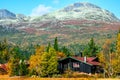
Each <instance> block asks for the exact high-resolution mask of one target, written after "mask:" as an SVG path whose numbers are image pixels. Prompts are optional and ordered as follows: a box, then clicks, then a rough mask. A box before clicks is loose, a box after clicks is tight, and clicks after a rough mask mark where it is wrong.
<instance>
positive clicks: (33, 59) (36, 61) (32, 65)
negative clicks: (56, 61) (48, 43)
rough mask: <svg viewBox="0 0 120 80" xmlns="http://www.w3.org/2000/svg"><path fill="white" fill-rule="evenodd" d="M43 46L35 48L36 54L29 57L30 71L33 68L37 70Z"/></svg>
mask: <svg viewBox="0 0 120 80" xmlns="http://www.w3.org/2000/svg"><path fill="white" fill-rule="evenodd" d="M44 50H45V49H44V46H40V47H37V48H36V52H35V54H34V55H32V56H31V57H30V60H29V64H30V66H29V69H30V70H33V69H35V68H37V66H39V64H40V63H41V55H42V54H43V53H44Z"/></svg>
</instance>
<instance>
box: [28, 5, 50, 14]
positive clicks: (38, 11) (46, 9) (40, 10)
mask: <svg viewBox="0 0 120 80" xmlns="http://www.w3.org/2000/svg"><path fill="white" fill-rule="evenodd" d="M51 10H52V7H48V6H45V5H41V4H40V5H39V6H37V7H35V8H34V9H33V10H32V13H31V15H30V16H41V15H44V14H46V13H48V12H50V11H51Z"/></svg>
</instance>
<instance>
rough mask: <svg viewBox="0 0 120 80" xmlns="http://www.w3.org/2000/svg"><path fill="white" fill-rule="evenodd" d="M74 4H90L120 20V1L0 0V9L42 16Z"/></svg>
mask: <svg viewBox="0 0 120 80" xmlns="http://www.w3.org/2000/svg"><path fill="white" fill-rule="evenodd" d="M75 2H90V3H93V4H95V5H97V6H99V7H101V8H104V9H107V10H109V11H111V12H112V13H114V14H115V15H116V16H117V17H118V18H120V8H119V6H120V0H0V9H8V10H9V11H11V12H13V13H16V14H18V13H22V14H25V15H28V16H29V15H32V16H37V15H43V14H45V13H48V12H51V11H54V10H57V9H61V8H63V7H65V6H68V5H69V4H73V3H75Z"/></svg>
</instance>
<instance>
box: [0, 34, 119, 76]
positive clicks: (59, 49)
mask: <svg viewBox="0 0 120 80" xmlns="http://www.w3.org/2000/svg"><path fill="white" fill-rule="evenodd" d="M104 42H105V43H104V44H103V45H102V46H100V45H98V44H96V42H95V41H94V38H91V39H90V40H89V42H88V43H87V44H85V45H79V44H75V45H76V47H73V46H62V45H60V44H59V38H58V37H56V38H55V39H54V41H53V43H50V42H48V45H38V44H36V45H33V44H30V45H29V46H27V47H26V46H25V47H24V46H21V45H13V44H11V43H9V41H8V40H7V39H6V38H5V39H4V40H1V41H0V64H5V65H6V72H3V71H0V74H8V75H9V76H37V77H60V78H62V77H73V75H72V74H71V73H74V72H72V71H71V70H66V72H65V73H63V74H60V73H59V71H58V69H57V68H58V60H59V59H62V58H65V57H69V56H80V53H82V56H87V57H98V58H99V61H100V63H101V64H100V65H101V66H102V67H103V69H104V73H101V74H98V77H117V76H120V65H118V64H120V60H119V59H120V32H118V34H117V37H116V41H115V42H114V41H112V40H110V39H107V40H105V41H104ZM75 49H76V50H77V51H73V50H75ZM75 75H76V76H74V77H80V76H81V74H79V73H77V72H76V73H75ZM84 76H85V75H82V76H81V77H84Z"/></svg>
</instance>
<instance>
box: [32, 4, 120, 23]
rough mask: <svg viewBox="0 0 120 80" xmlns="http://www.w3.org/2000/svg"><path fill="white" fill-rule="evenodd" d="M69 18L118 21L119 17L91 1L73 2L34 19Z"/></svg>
mask: <svg viewBox="0 0 120 80" xmlns="http://www.w3.org/2000/svg"><path fill="white" fill-rule="evenodd" d="M48 19H58V20H69V19H80V20H99V21H107V22H118V21H119V19H118V18H117V17H116V16H115V15H114V14H113V13H111V12H110V11H108V10H105V9H102V8H100V7H99V6H96V5H94V4H91V3H87V2H83V3H80V2H79V3H74V4H71V5H69V6H67V7H65V8H63V9H60V10H57V11H54V12H51V13H48V14H45V15H43V16H41V17H39V18H35V19H34V20H36V21H37V20H48Z"/></svg>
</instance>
